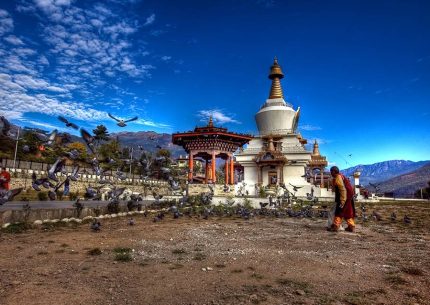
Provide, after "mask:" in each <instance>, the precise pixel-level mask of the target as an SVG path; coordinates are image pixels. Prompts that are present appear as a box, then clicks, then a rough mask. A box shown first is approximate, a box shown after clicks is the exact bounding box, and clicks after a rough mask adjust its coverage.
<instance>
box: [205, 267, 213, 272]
mask: <svg viewBox="0 0 430 305" xmlns="http://www.w3.org/2000/svg"><path fill="white" fill-rule="evenodd" d="M206 270H207V271H212V270H214V268H211V267H206Z"/></svg>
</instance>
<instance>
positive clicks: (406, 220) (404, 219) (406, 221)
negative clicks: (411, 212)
mask: <svg viewBox="0 0 430 305" xmlns="http://www.w3.org/2000/svg"><path fill="white" fill-rule="evenodd" d="M403 222H404V223H407V224H411V223H412V219H411V218H410V217H409V216H408V215H405V217H403Z"/></svg>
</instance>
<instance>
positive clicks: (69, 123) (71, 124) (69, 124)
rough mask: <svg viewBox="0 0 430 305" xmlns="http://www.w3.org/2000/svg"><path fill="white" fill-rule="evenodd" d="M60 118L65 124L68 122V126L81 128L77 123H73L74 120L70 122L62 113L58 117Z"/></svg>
mask: <svg viewBox="0 0 430 305" xmlns="http://www.w3.org/2000/svg"><path fill="white" fill-rule="evenodd" d="M58 119H59V120H60V121H61V122H63V123H64V124H66V126H67V127H71V128H73V129H76V130H78V129H79V127H78V125H76V124H74V123H72V122H69V121H68V120H67V119H66V118H65V117H62V116H61V115H60V116H59V117H58Z"/></svg>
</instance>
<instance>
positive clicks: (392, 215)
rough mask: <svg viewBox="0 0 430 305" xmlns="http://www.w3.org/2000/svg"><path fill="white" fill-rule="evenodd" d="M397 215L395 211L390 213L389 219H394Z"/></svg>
mask: <svg viewBox="0 0 430 305" xmlns="http://www.w3.org/2000/svg"><path fill="white" fill-rule="evenodd" d="M396 219H397V215H396V212H393V213H391V221H396Z"/></svg>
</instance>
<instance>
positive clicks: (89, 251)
mask: <svg viewBox="0 0 430 305" xmlns="http://www.w3.org/2000/svg"><path fill="white" fill-rule="evenodd" d="M88 254H89V255H100V254H102V250H100V248H94V249H91V250H88Z"/></svg>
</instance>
